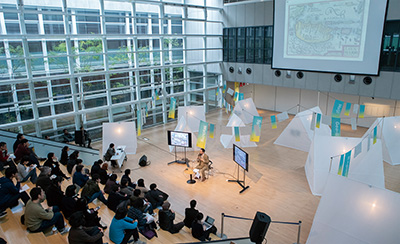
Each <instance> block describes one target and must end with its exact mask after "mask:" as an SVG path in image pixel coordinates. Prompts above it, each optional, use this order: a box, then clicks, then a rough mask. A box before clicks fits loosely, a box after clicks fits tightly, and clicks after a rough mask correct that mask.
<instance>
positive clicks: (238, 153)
mask: <svg viewBox="0 0 400 244" xmlns="http://www.w3.org/2000/svg"><path fill="white" fill-rule="evenodd" d="M233 161H235V162H236V163H237V164H238V165H239V166H240V167H242V168H243V169H244V170H246V171H249V154H247V153H246V152H245V151H243V150H242V149H241V148H240V147H238V146H236V145H235V144H233Z"/></svg>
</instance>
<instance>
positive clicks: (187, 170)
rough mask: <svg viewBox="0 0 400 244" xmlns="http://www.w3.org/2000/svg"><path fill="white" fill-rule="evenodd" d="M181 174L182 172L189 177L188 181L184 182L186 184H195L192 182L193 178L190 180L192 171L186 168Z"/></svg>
mask: <svg viewBox="0 0 400 244" xmlns="http://www.w3.org/2000/svg"><path fill="white" fill-rule="evenodd" d="M183 172H184V173H185V174H188V175H190V180H188V181H186V183H188V184H194V183H196V181H195V180H193V178H192V175H193V173H194V172H193V169H191V168H187V169H185V170H184V171H183Z"/></svg>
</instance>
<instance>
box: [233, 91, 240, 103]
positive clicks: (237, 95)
mask: <svg viewBox="0 0 400 244" xmlns="http://www.w3.org/2000/svg"><path fill="white" fill-rule="evenodd" d="M238 97H239V92H235V96H233V101H235V102H237V101H238Z"/></svg>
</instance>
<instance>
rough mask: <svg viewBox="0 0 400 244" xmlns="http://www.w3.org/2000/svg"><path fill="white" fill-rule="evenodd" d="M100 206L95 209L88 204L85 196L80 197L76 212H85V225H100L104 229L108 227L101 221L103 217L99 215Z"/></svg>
mask: <svg viewBox="0 0 400 244" xmlns="http://www.w3.org/2000/svg"><path fill="white" fill-rule="evenodd" d="M99 208H100V207H97V208H95V209H93V208H90V209H89V206H88V204H87V201H86V199H85V198H79V199H78V201H77V202H76V207H75V212H77V211H81V212H83V215H84V216H85V220H86V223H85V226H86V227H89V226H98V227H100V228H102V229H103V230H105V229H107V226H106V225H102V224H101V223H100V220H101V218H100V217H99V215H98V210H99Z"/></svg>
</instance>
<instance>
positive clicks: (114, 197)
mask: <svg viewBox="0 0 400 244" xmlns="http://www.w3.org/2000/svg"><path fill="white" fill-rule="evenodd" d="M107 201H108V204H107V207H108V208H109V209H111V210H112V211H114V212H115V211H116V210H117V208H119V207H125V208H126V206H127V205H128V203H129V196H127V195H126V194H123V195H122V194H121V193H120V187H119V185H115V186H113V188H112V191H111V192H110V194H109V195H108V199H107Z"/></svg>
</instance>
